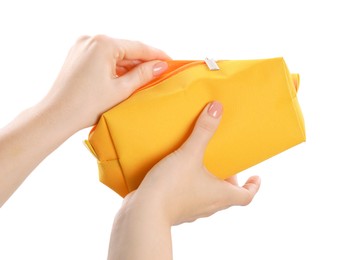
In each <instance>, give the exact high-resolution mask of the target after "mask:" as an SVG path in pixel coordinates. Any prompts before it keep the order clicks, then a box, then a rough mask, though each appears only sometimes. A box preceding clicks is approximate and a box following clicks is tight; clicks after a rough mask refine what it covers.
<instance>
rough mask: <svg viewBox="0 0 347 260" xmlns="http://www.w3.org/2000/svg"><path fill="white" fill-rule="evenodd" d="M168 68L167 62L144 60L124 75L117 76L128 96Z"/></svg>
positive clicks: (119, 83) (118, 82)
mask: <svg viewBox="0 0 347 260" xmlns="http://www.w3.org/2000/svg"><path fill="white" fill-rule="evenodd" d="M167 68H168V65H167V63H166V62H162V61H158V60H156V61H148V62H143V63H141V64H139V65H138V66H136V67H135V68H133V69H132V70H131V71H129V72H128V73H125V74H124V75H123V76H121V77H119V78H117V84H118V85H120V86H121V87H123V92H124V93H125V94H126V96H129V95H130V94H131V93H133V92H134V91H135V90H136V89H137V88H139V87H141V86H143V85H144V84H146V83H148V82H149V81H151V80H152V79H153V78H154V77H157V76H159V75H161V74H162V73H163V72H165V71H166V70H167ZM123 72H124V71H123ZM118 90H119V89H118ZM118 90H117V91H118Z"/></svg>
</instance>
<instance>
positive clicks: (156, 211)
mask: <svg viewBox="0 0 347 260" xmlns="http://www.w3.org/2000/svg"><path fill="white" fill-rule="evenodd" d="M167 59H169V57H168V56H167V55H166V54H165V53H164V52H162V51H160V50H158V49H155V48H152V47H149V46H147V45H144V44H142V43H139V42H132V41H126V40H119V39H113V38H110V37H107V36H102V35H99V36H95V37H88V36H85V37H81V38H80V39H79V40H78V41H77V42H76V43H75V45H74V46H73V47H72V48H71V50H70V52H69V54H68V56H67V58H66V61H65V63H64V65H63V67H62V70H61V72H60V73H59V75H58V77H57V79H56V81H55V82H54V84H53V86H52V88H51V89H50V91H49V92H48V94H47V95H46V97H44V98H43V99H42V101H41V102H39V103H38V104H36V105H34V106H33V107H31V108H29V109H28V110H26V111H24V112H23V113H22V114H20V115H19V116H18V117H17V118H16V119H14V120H13V121H12V122H11V123H10V124H9V125H7V126H6V127H4V128H2V129H1V130H0V147H1V149H0V165H1V171H0V206H2V205H3V204H4V203H5V202H6V201H7V199H8V198H9V197H10V196H11V195H12V194H13V192H15V190H16V189H17V188H18V187H19V186H20V185H21V183H22V182H23V181H24V180H25V178H26V177H27V176H28V175H29V174H30V173H31V172H32V170H33V169H34V168H35V167H36V166H37V165H38V164H39V163H40V162H41V161H42V160H43V159H44V158H45V157H46V156H47V155H49V154H50V153H51V152H53V151H54V150H55V149H56V148H58V147H59V146H60V145H61V144H62V143H63V142H64V141H65V140H66V139H68V138H69V137H70V136H71V135H73V134H74V133H76V132H77V131H79V130H81V129H84V128H86V127H90V126H92V125H94V124H95V123H96V122H97V120H98V118H99V116H100V115H101V114H102V113H103V112H104V111H106V110H108V109H109V108H111V107H113V106H115V105H117V104H118V103H120V102H121V101H123V100H124V99H126V98H127V97H129V96H130V95H131V93H132V92H133V91H134V90H136V89H137V88H139V87H140V86H142V85H143V84H145V83H147V82H149V81H150V80H151V79H153V78H154V77H156V76H159V75H160V74H161V73H163V72H164V71H165V70H166V69H167V64H166V63H165V62H162V60H167ZM220 120H222V105H221V104H220V103H218V102H212V103H211V104H208V105H207V106H206V107H205V108H204V109H203V111H202V112H201V115H200V117H199V119H198V121H197V122H196V125H195V128H194V130H193V132H192V134H191V136H190V137H189V138H188V139H187V141H186V142H185V143H184V144H183V145H182V147H180V148H179V149H178V150H176V151H175V152H174V153H172V154H170V155H169V156H167V157H166V158H164V159H163V160H162V161H160V162H159V163H158V164H157V165H155V166H154V167H153V168H152V169H151V170H150V172H149V173H148V174H147V176H146V177H145V179H144V181H143V182H142V184H141V185H140V187H139V188H138V189H137V190H136V191H134V192H132V193H130V194H129V195H128V196H127V197H126V198H125V199H124V202H123V205H122V207H121V208H120V210H119V212H118V214H117V216H116V218H115V222H114V225H113V228H112V234H111V239H110V246H109V257H108V259H109V260H111V259H122V260H128V259H129V260H132V259H134V260H136V259H151V260H153V259H172V246H171V226H173V225H177V224H180V223H183V222H191V221H194V220H196V219H198V218H201V217H207V216H210V215H212V214H214V213H215V212H217V211H220V210H222V209H225V208H228V207H230V206H234V205H247V204H249V203H250V202H251V201H252V199H253V197H254V196H255V194H256V193H257V191H258V189H259V186H260V179H259V177H256V176H253V177H251V178H249V179H248V181H247V182H246V183H245V184H244V185H243V186H239V185H238V183H237V180H236V178H234V177H231V178H229V179H227V180H220V179H218V178H216V177H214V175H212V174H211V173H209V172H208V170H207V169H206V168H205V167H204V165H203V155H204V151H205V148H206V146H207V144H208V141H209V140H210V139H211V138H212V136H213V133H214V132H215V130H216V129H217V127H218V124H219V122H220ZM13 162H21V163H13Z"/></svg>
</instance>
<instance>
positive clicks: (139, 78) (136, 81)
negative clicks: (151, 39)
mask: <svg viewBox="0 0 347 260" xmlns="http://www.w3.org/2000/svg"><path fill="white" fill-rule="evenodd" d="M167 59H169V57H168V56H167V55H166V54H165V53H164V52H162V51H160V50H158V49H155V48H152V47H150V46H147V45H145V44H143V43H140V42H134V41H128V40H120V39H113V38H110V37H107V36H104V35H98V36H94V37H88V36H84V37H81V38H80V39H79V40H78V41H77V42H76V43H75V45H74V46H73V47H72V48H71V50H70V52H69V54H68V56H67V58H66V61H65V63H64V65H63V67H62V69H61V72H60V74H59V75H58V77H57V79H56V81H55V83H54V86H53V88H52V89H51V91H50V92H49V94H48V96H47V98H46V99H45V100H44V102H49V103H51V104H53V105H54V106H55V107H56V109H59V110H61V111H66V113H67V114H68V115H69V116H70V117H71V118H74V120H73V121H72V123H73V124H74V125H75V126H76V127H77V129H82V128H85V127H88V126H92V125H94V124H95V123H96V122H97V119H98V118H99V117H100V115H101V114H102V113H103V112H105V111H106V110H108V109H110V108H111V107H113V106H115V105H117V104H118V103H120V102H122V101H123V100H124V99H126V98H127V97H129V96H130V94H131V93H133V91H134V90H136V89H137V88H138V87H140V86H142V85H144V84H145V83H147V82H149V81H150V80H152V79H153V78H154V77H156V76H158V75H160V74H161V73H162V72H164V71H165V70H166V69H167V64H166V63H165V62H161V61H160V60H167Z"/></svg>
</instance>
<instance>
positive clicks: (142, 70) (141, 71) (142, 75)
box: [137, 66, 148, 82]
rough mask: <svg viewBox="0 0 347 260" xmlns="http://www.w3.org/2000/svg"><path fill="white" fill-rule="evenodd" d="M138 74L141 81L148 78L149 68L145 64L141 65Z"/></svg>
mask: <svg viewBox="0 0 347 260" xmlns="http://www.w3.org/2000/svg"><path fill="white" fill-rule="evenodd" d="M137 75H138V77H139V82H142V81H143V80H144V79H147V78H148V70H147V69H146V67H145V66H139V67H138V72H137Z"/></svg>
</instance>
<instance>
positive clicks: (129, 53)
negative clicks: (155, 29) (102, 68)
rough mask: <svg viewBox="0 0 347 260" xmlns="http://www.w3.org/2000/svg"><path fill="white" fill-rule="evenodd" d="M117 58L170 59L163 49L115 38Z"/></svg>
mask: <svg viewBox="0 0 347 260" xmlns="http://www.w3.org/2000/svg"><path fill="white" fill-rule="evenodd" d="M114 48H115V50H116V60H123V59H126V60H133V59H137V60H143V61H149V60H170V59H171V58H170V57H169V56H168V55H167V54H166V53H165V52H163V51H162V50H159V49H157V48H154V47H151V46H148V45H146V44H144V43H142V42H138V41H129V40H121V39H114Z"/></svg>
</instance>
